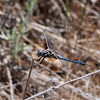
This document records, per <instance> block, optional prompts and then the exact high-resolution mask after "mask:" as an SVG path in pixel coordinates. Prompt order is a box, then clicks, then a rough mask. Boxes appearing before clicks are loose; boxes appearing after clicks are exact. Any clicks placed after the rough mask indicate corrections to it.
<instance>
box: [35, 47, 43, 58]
mask: <svg viewBox="0 0 100 100" xmlns="http://www.w3.org/2000/svg"><path fill="white" fill-rule="evenodd" d="M41 51H42V50H40V49H38V50H37V52H36V54H37V56H38V57H40V56H41V55H42V53H41Z"/></svg>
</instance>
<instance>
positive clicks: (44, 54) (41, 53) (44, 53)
mask: <svg viewBox="0 0 100 100" xmlns="http://www.w3.org/2000/svg"><path fill="white" fill-rule="evenodd" d="M44 36H45V38H46V44H47V47H48V48H47V49H45V50H40V49H38V50H37V56H38V57H40V58H39V59H36V60H37V61H40V60H41V59H42V60H41V62H40V64H41V63H42V62H43V60H44V58H55V59H60V60H65V61H69V62H73V63H78V64H81V65H85V63H83V62H81V61H75V60H71V59H68V58H65V57H63V56H60V55H58V54H57V53H56V52H54V51H53V50H51V49H50V48H49V46H48V41H47V37H46V34H45V30H44Z"/></svg>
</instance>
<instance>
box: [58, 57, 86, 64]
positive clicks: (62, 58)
mask: <svg viewBox="0 0 100 100" xmlns="http://www.w3.org/2000/svg"><path fill="white" fill-rule="evenodd" d="M57 57H58V59H61V60H66V61H69V62H74V63H78V64H81V65H85V63H83V62H81V61H76V60H71V59H67V58H64V57H62V56H60V55H57Z"/></svg>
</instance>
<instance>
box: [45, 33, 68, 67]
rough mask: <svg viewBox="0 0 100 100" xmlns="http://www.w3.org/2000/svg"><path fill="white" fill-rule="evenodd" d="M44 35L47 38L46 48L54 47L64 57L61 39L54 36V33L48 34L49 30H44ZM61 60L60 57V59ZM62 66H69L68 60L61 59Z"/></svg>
mask: <svg viewBox="0 0 100 100" xmlns="http://www.w3.org/2000/svg"><path fill="white" fill-rule="evenodd" d="M44 36H45V38H46V43H45V45H46V47H45V48H50V49H52V50H53V51H54V52H55V53H56V54H57V55H60V56H62V57H64V54H63V52H62V51H61V50H60V48H57V47H60V45H61V43H59V41H57V40H56V39H55V38H54V37H52V36H53V35H51V34H47V31H44ZM59 60H60V59H59ZM60 62H61V64H62V66H64V67H67V68H68V62H67V61H63V60H60Z"/></svg>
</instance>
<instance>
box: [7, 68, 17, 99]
mask: <svg viewBox="0 0 100 100" xmlns="http://www.w3.org/2000/svg"><path fill="white" fill-rule="evenodd" d="M6 69H7V74H8V78H9V85H10V94H11V100H15V99H14V89H13V82H12V77H11V73H10V70H9V68H8V67H6Z"/></svg>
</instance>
